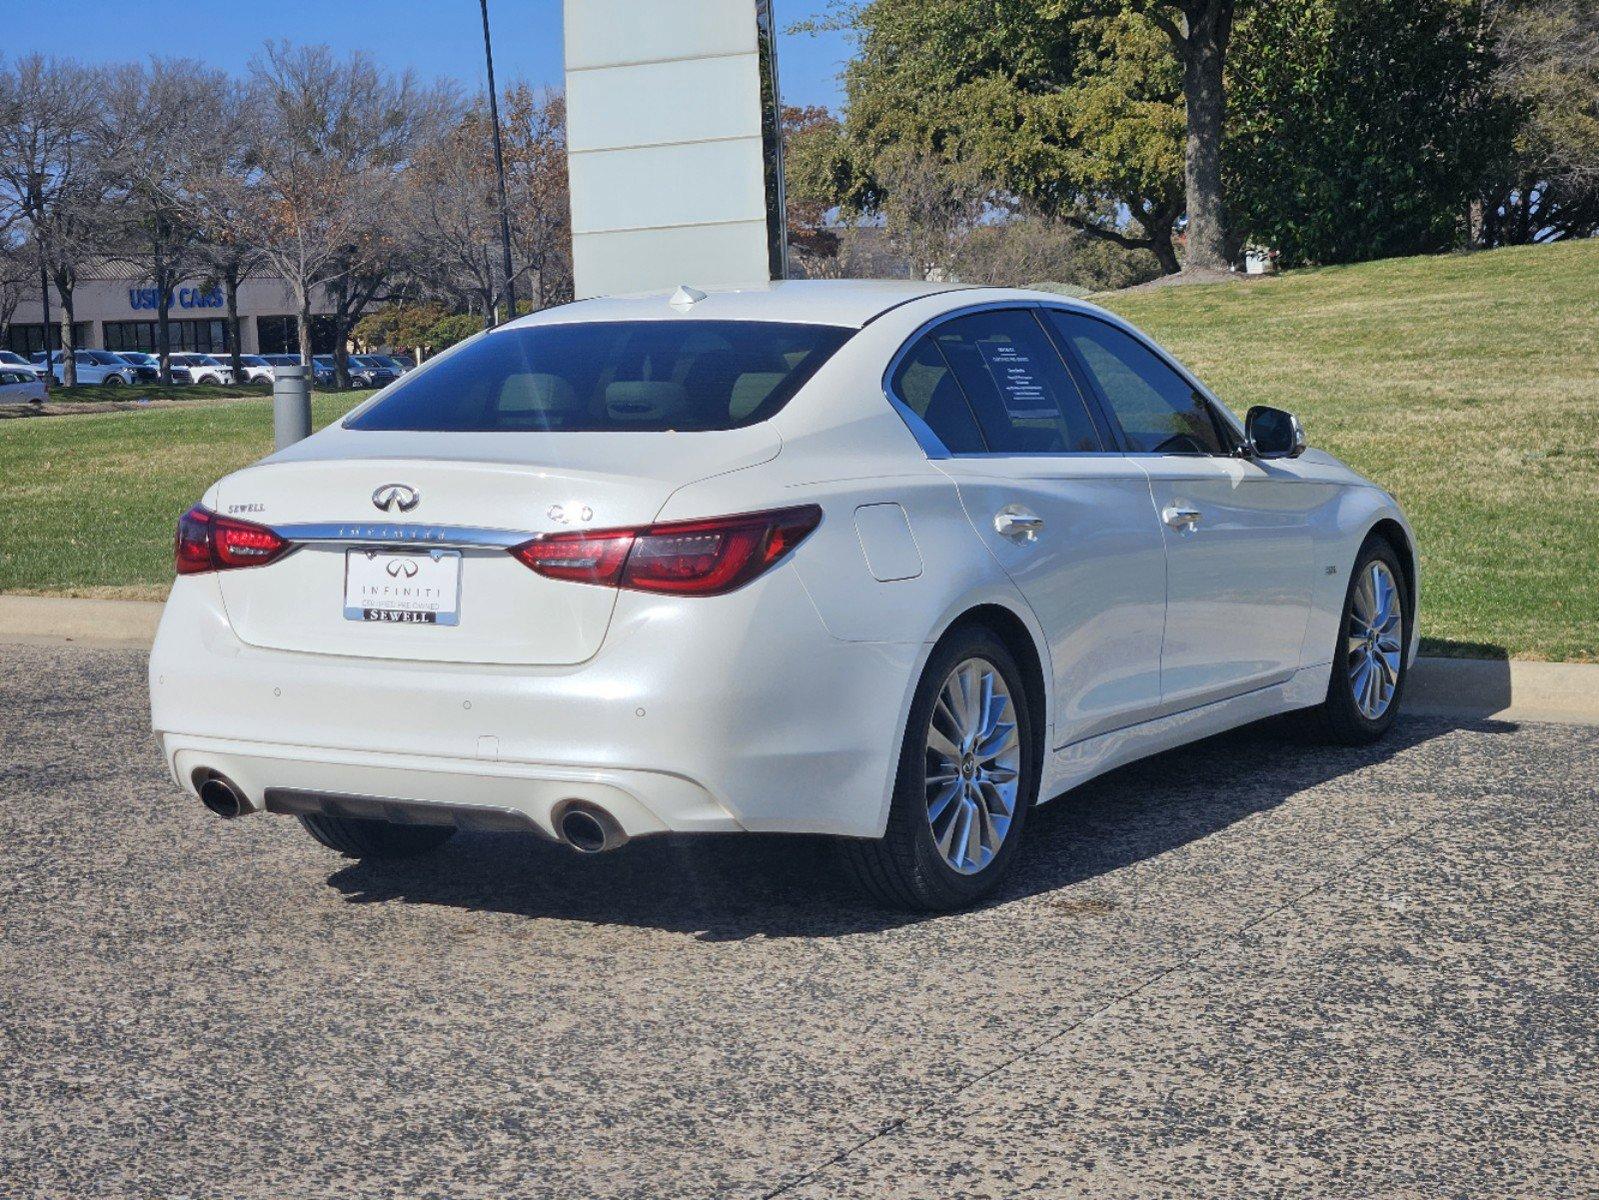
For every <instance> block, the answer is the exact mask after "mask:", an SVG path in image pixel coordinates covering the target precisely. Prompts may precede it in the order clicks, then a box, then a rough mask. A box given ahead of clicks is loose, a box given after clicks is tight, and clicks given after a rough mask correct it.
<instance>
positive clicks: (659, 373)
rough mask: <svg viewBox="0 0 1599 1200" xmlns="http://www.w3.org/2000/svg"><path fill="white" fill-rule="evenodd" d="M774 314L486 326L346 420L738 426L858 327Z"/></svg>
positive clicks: (616, 427) (463, 426)
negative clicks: (784, 319) (772, 317)
mask: <svg viewBox="0 0 1599 1200" xmlns="http://www.w3.org/2000/svg"><path fill="white" fill-rule="evenodd" d="M853 332H854V331H853V330H849V329H840V328H835V327H833V326H828V325H799V324H788V323H780V322H773V321H670V320H668V321H593V322H583V323H573V324H554V325H533V326H526V327H522V328H511V329H499V330H495V331H493V332H491V333H486V334H482V335H480V336H479V337H477V338H475V339H473V340H472V341H471V342H469V343H468V344H466V345H464V346H462V347H461V348H460V349H459V350H456V351H454V352H452V353H451V354H449V355H448V356H445V357H441V358H439V359H437V360H435V361H434V362H432V363H430V364H428V365H427V366H426V367H424V368H422V369H421V370H418V371H414V372H412V373H410V374H408V375H404V376H402V377H401V378H400V380H399V382H398V383H396V384H394V385H393V387H392V388H391V390H390V391H389V392H388V394H387V395H385V396H384V397H383V399H382V400H380V401H378V402H377V403H376V404H374V405H373V406H372V407H370V408H368V409H366V410H364V411H363V412H361V413H359V414H358V415H356V416H354V417H351V418H350V419H349V420H347V421H346V422H345V424H346V426H347V427H348V428H350V429H368V430H380V429H381V430H419V431H420V430H427V431H439V432H460V433H499V432H503V433H515V432H529V433H540V432H621V431H627V430H636V431H653V432H663V431H667V430H678V431H709V430H721V429H736V428H740V427H742V426H745V425H753V424H755V423H756V422H759V421H764V420H766V419H768V418H769V417H771V416H773V415H775V414H776V413H777V412H778V411H779V410H780V409H781V408H782V407H783V406H784V405H785V404H787V403H788V401H789V399H790V398H791V397H793V395H794V394H795V393H796V392H798V391H799V389H800V388H801V387H802V386H803V385H804V384H805V382H806V380H808V379H810V377H811V376H812V375H814V374H815V373H816V371H817V369H818V368H819V367H820V366H821V365H822V364H823V363H824V362H826V361H827V359H828V358H830V357H831V356H832V354H833V353H834V351H836V350H837V349H838V348H839V347H840V346H842V345H843V344H844V342H845V341H846V340H848V338H849V337H850V335H851V334H852V333H853Z"/></svg>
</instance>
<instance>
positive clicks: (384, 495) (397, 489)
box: [372, 483, 422, 512]
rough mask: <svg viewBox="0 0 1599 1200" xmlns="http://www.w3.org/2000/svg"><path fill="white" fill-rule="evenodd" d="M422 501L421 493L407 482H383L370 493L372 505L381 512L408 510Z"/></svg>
mask: <svg viewBox="0 0 1599 1200" xmlns="http://www.w3.org/2000/svg"><path fill="white" fill-rule="evenodd" d="M421 503H422V493H421V492H419V491H417V490H416V489H415V488H414V487H412V486H411V485H410V484H408V483H385V484H383V485H382V486H381V487H379V488H378V490H377V491H375V492H373V493H372V505H373V507H374V508H377V509H378V510H380V511H382V512H389V511H391V510H393V509H396V508H397V509H399V510H400V511H401V512H410V511H411V510H412V509H413V508H415V507H416V506H417V505H418V504H421Z"/></svg>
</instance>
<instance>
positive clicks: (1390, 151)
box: [1227, 0, 1505, 266]
mask: <svg viewBox="0 0 1599 1200" xmlns="http://www.w3.org/2000/svg"><path fill="white" fill-rule="evenodd" d="M1479 15H1480V14H1479V11H1478V8H1477V6H1476V3H1475V0H1271V2H1270V3H1261V4H1259V5H1257V6H1256V7H1255V8H1254V10H1253V11H1252V12H1251V13H1250V14H1249V15H1248V16H1247V17H1246V18H1245V19H1244V20H1243V21H1242V22H1241V23H1240V27H1239V30H1238V36H1237V42H1236V45H1235V46H1234V49H1233V54H1232V56H1231V62H1232V68H1231V91H1232V106H1231V122H1232V123H1231V128H1230V130H1229V134H1228V142H1227V150H1228V159H1227V161H1228V175H1229V181H1230V192H1229V195H1230V197H1231V203H1232V212H1233V214H1234V217H1235V219H1236V221H1237V222H1238V229H1239V231H1240V232H1241V233H1242V234H1244V235H1245V236H1247V237H1248V238H1249V239H1250V240H1253V241H1256V242H1259V243H1262V244H1265V245H1268V246H1271V247H1273V248H1274V249H1276V250H1277V251H1278V254H1279V257H1280V261H1281V262H1282V263H1283V264H1284V265H1289V266H1292V265H1298V264H1303V263H1330V262H1354V261H1360V260H1363V259H1371V258H1386V257H1390V256H1393V255H1403V254H1425V253H1432V252H1436V251H1439V250H1444V249H1448V248H1449V247H1451V246H1454V245H1457V244H1459V242H1460V240H1461V218H1462V215H1463V214H1464V213H1465V212H1466V209H1467V207H1468V204H1469V201H1470V199H1471V197H1472V195H1473V191H1474V188H1475V186H1476V183H1477V181H1478V180H1479V179H1480V178H1481V176H1482V173H1483V170H1484V168H1485V165H1486V163H1487V161H1488V157H1489V155H1490V153H1491V151H1492V147H1493V145H1494V144H1495V143H1496V141H1497V140H1498V139H1499V138H1501V137H1502V134H1503V130H1504V128H1505V126H1504V121H1505V112H1504V110H1503V106H1501V105H1499V104H1497V103H1496V102H1495V101H1494V99H1493V98H1492V96H1491V95H1489V82H1490V71H1491V67H1492V62H1491V60H1490V58H1489V56H1488V54H1487V53H1486V52H1485V50H1484V48H1483V46H1482V44H1481V41H1480V39H1479V36H1478V28H1479V25H1478V18H1479Z"/></svg>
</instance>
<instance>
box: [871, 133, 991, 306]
mask: <svg viewBox="0 0 1599 1200" xmlns="http://www.w3.org/2000/svg"><path fill="white" fill-rule="evenodd" d="M878 175H879V178H880V181H881V183H882V185H883V192H884V198H883V202H882V206H881V207H882V215H883V222H884V234H885V240H886V241H887V243H888V245H889V247H890V248H891V249H892V250H893V251H894V252H895V253H896V254H898V255H900V256H901V257H903V258H905V259H908V260H909V261H910V263H911V264H912V268H913V269H914V270H915V272H916V274H917V276H918V277H919V278H921V279H946V278H948V277H949V275H950V273H951V271H952V270H953V268H954V266H955V261H956V259H957V257H958V256H959V254H960V249H961V246H962V244H963V243H964V242H965V240H966V238H967V236H968V235H969V234H970V233H971V231H972V230H973V229H974V228H976V226H977V224H978V222H980V221H981V220H982V219H983V216H984V214H985V213H986V212H987V211H988V208H989V205H988V197H989V194H990V192H991V190H992V189H991V188H989V187H988V186H987V185H986V184H985V183H984V182H983V181H982V180H980V179H978V178H977V177H976V175H975V174H974V173H973V172H971V171H969V170H965V169H963V168H962V167H961V166H960V165H959V164H955V165H951V164H950V163H948V162H945V161H943V160H940V159H936V158H935V157H934V156H932V155H931V154H927V153H925V152H922V151H918V150H914V149H912V148H910V147H908V146H900V147H895V148H893V149H890V150H888V151H886V152H884V154H883V155H882V157H881V159H880V160H879V163H878Z"/></svg>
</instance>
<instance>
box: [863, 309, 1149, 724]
mask: <svg viewBox="0 0 1599 1200" xmlns="http://www.w3.org/2000/svg"><path fill="white" fill-rule="evenodd" d="M891 391H892V393H893V394H894V395H895V397H896V399H897V401H898V403H899V404H900V405H901V407H902V410H904V411H908V412H910V413H911V414H913V417H914V419H913V428H914V427H917V422H920V423H922V428H919V429H918V432H919V433H920V434H921V435H923V437H924V441H929V435H930V442H929V445H930V450H931V451H932V453H933V454H934V456H935V461H936V462H937V465H938V466H939V468H940V469H941V470H943V471H944V472H945V473H946V474H947V475H948V476H949V477H950V478H951V479H952V480H953V481H954V482H955V484H956V487H957V488H958V490H959V493H960V497H961V501H962V504H963V505H964V507H965V509H966V513H967V515H968V517H969V518H970V520H971V522H972V525H973V527H974V528H975V529H976V531H977V533H978V535H979V537H981V538H982V540H983V542H984V544H985V545H987V547H988V549H989V551H990V552H991V553H992V554H993V557H994V559H995V560H996V562H997V563H998V565H999V566H1000V567H1001V568H1003V569H1004V571H1005V572H1006V574H1007V575H1008V576H1009V577H1010V578H1011V579H1012V580H1013V581H1014V582H1015V584H1016V586H1017V587H1018V589H1019V590H1020V591H1021V593H1022V595H1023V596H1024V597H1025V598H1026V600H1027V602H1028V604H1029V605H1030V606H1031V607H1032V609H1033V612H1034V615H1035V616H1036V617H1037V619H1038V622H1039V624H1040V626H1041V627H1042V628H1043V630H1044V632H1045V635H1046V636H1047V638H1048V641H1049V655H1050V664H1049V670H1050V673H1051V675H1052V678H1051V680H1050V684H1051V686H1052V687H1053V689H1054V698H1055V702H1056V703H1055V724H1054V731H1053V735H1054V745H1055V747H1057V748H1058V747H1061V746H1064V745H1067V744H1069V743H1071V742H1075V741H1080V740H1081V739H1083V738H1086V737H1091V736H1093V735H1094V734H1097V733H1103V732H1105V731H1107V730H1110V729H1116V728H1120V727H1122V726H1125V725H1130V724H1134V723H1136V722H1138V721H1140V720H1142V719H1144V718H1146V717H1147V716H1149V715H1150V714H1151V713H1152V712H1153V711H1154V710H1155V709H1156V708H1158V706H1159V704H1160V643H1161V631H1162V626H1163V624H1164V620H1165V586H1166V580H1165V571H1166V564H1165V550H1164V547H1163V544H1162V536H1161V532H1160V527H1159V523H1158V521H1157V520H1156V518H1155V514H1154V508H1153V505H1152V503H1151V499H1150V493H1149V482H1148V478H1147V477H1146V476H1145V475H1144V473H1143V472H1142V471H1141V470H1139V469H1138V468H1137V467H1136V466H1134V465H1133V464H1132V463H1130V462H1129V461H1128V459H1127V458H1126V457H1125V456H1124V455H1122V454H1119V453H1115V452H1108V451H1107V450H1106V449H1105V442H1104V438H1105V435H1106V433H1107V432H1108V431H1107V430H1106V429H1103V428H1101V427H1100V425H1099V423H1098V421H1097V418H1096V416H1095V415H1094V414H1091V412H1090V410H1089V407H1088V406H1087V405H1086V404H1085V403H1084V402H1083V399H1082V397H1081V395H1080V394H1079V393H1078V390H1077V387H1076V385H1075V384H1074V383H1073V381H1072V379H1071V377H1070V376H1069V375H1068V374H1067V372H1066V370H1065V366H1064V364H1063V363H1062V361H1061V358H1060V355H1059V353H1058V351H1057V349H1056V348H1055V346H1054V345H1053V344H1052V343H1051V341H1050V339H1049V337H1048V335H1047V334H1046V332H1045V331H1044V329H1043V327H1042V325H1040V323H1039V320H1038V316H1037V314H1036V313H1035V311H1034V310H1033V309H1032V308H1030V307H1017V308H986V309H982V310H978V311H972V310H967V311H966V312H964V313H962V314H956V315H954V316H952V317H950V318H947V319H944V320H942V321H941V322H940V323H939V324H937V325H935V326H934V327H933V328H931V329H929V330H926V331H924V333H923V334H922V335H921V336H920V337H919V339H917V340H916V341H914V342H913V343H912V345H911V346H910V347H909V348H908V349H907V351H906V352H904V354H903V355H902V358H901V361H900V362H899V363H898V365H897V367H896V369H895V371H894V373H893V375H892V376H891Z"/></svg>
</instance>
